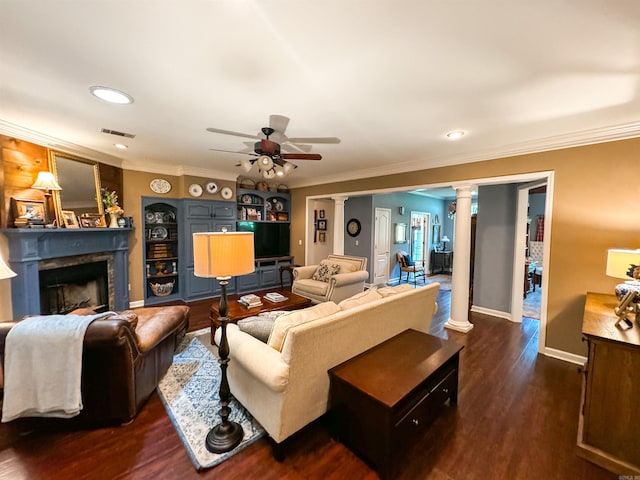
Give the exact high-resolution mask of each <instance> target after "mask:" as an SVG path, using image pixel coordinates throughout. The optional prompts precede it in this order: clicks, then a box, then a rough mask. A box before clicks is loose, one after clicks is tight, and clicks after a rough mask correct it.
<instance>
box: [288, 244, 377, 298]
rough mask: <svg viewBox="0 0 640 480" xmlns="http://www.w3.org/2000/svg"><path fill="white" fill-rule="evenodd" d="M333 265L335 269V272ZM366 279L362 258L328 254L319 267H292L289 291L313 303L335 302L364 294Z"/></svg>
mask: <svg viewBox="0 0 640 480" xmlns="http://www.w3.org/2000/svg"><path fill="white" fill-rule="evenodd" d="M336 265H337V266H338V267H339V268H337V269H336V268H335V266H336ZM336 270H337V272H336ZM368 278H369V272H367V259H366V258H365V257H349V256H346V255H328V256H327V258H326V259H325V260H322V261H321V262H320V264H319V265H305V266H304V267H296V268H294V269H293V284H292V285H291V291H292V292H293V293H295V294H297V295H301V296H303V297H306V298H309V299H311V301H312V302H313V303H320V302H328V301H333V302H336V303H338V302H340V301H341V300H344V299H345V298H349V297H351V296H353V295H355V294H356V293H360V292H362V291H364V282H365V281H366V280H367V279H368Z"/></svg>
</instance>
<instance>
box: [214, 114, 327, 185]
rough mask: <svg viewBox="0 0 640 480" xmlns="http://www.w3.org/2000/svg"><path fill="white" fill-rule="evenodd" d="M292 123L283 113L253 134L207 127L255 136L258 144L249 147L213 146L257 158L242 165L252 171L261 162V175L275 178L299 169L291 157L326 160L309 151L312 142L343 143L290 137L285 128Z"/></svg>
mask: <svg viewBox="0 0 640 480" xmlns="http://www.w3.org/2000/svg"><path fill="white" fill-rule="evenodd" d="M288 124H289V118H287V117H285V116H283V115H271V116H270V117H269V126H268V127H262V128H261V129H260V133H258V134H257V135H251V134H249V133H241V132H232V131H230V130H222V129H219V128H207V131H209V132H213V133H221V134H223V135H234V136H236V137H244V138H254V139H257V140H258V141H257V142H255V143H253V144H252V143H250V142H245V144H246V145H247V148H246V149H244V150H240V151H231V150H220V149H216V148H210V150H213V151H216V152H227V153H239V154H243V155H250V156H253V157H255V158H251V159H243V160H241V161H240V163H239V165H238V166H240V167H242V168H243V169H244V170H245V171H246V172H249V170H251V168H252V167H253V164H254V163H257V165H258V169H259V170H260V174H261V175H262V177H264V178H274V177H275V176H278V175H286V174H288V173H290V172H291V171H293V170H294V169H295V168H298V167H297V165H294V164H293V163H290V162H288V161H287V160H322V155H320V154H317V153H309V151H310V150H311V145H306V144H308V143H326V144H336V143H340V139H339V138H336V137H305V138H289V137H287V136H286V135H285V133H284V132H285V130H286V128H287V125H288Z"/></svg>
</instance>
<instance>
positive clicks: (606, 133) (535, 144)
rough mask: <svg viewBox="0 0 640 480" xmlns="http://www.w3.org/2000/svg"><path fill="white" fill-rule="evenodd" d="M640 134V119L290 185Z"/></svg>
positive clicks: (302, 184)
mask: <svg viewBox="0 0 640 480" xmlns="http://www.w3.org/2000/svg"><path fill="white" fill-rule="evenodd" d="M637 137H640V122H635V123H628V124H623V125H616V126H613V127H602V128H594V129H590V130H582V131H580V132H572V133H567V134H562V135H554V136H550V137H545V138H539V139H535V140H529V141H526V142H518V143H512V144H506V145H501V146H499V147H495V148H489V149H485V150H481V151H477V152H472V153H461V154H456V155H449V156H443V157H436V158H430V159H424V158H423V159H421V160H415V161H411V162H400V163H394V164H392V165H391V164H390V165H386V166H383V167H376V168H369V169H364V170H358V171H355V172H349V173H345V174H337V175H327V176H323V177H315V178H314V179H313V180H304V179H302V180H300V181H299V182H296V181H295V180H294V181H293V182H289V187H290V188H300V187H309V186H313V185H322V184H326V183H337V182H345V181H351V180H359V179H361V178H370V177H378V176H385V175H393V174H397V173H406V172H413V171H416V170H424V169H427V168H438V167H446V166H451V165H460V164H463V163H474V162H481V161H484V160H495V159H498V158H505V157H514V156H518V155H529V154H532V153H540V152H546V151H552V150H560V149H563V148H574V147H583V146H586V145H594V144H597V143H606V142H615V141H619V140H628V139H631V138H637Z"/></svg>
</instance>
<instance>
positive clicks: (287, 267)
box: [280, 265, 300, 288]
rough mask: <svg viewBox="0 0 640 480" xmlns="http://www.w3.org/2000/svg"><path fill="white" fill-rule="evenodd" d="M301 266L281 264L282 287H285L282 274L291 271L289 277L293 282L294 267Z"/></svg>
mask: <svg viewBox="0 0 640 480" xmlns="http://www.w3.org/2000/svg"><path fill="white" fill-rule="evenodd" d="M299 266H300V265H280V288H284V282H283V281H282V274H283V273H284V272H289V277H290V278H291V283H292V284H293V269H294V268H296V267H299Z"/></svg>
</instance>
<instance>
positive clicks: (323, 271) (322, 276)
mask: <svg viewBox="0 0 640 480" xmlns="http://www.w3.org/2000/svg"><path fill="white" fill-rule="evenodd" d="M339 271H340V265H335V264H328V263H320V265H318V268H316V271H315V272H314V274H313V276H312V277H311V278H312V279H313V280H319V281H320V282H328V281H329V279H330V278H331V276H332V275H335V274H336V273H338V272H339Z"/></svg>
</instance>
